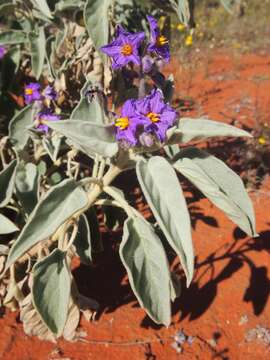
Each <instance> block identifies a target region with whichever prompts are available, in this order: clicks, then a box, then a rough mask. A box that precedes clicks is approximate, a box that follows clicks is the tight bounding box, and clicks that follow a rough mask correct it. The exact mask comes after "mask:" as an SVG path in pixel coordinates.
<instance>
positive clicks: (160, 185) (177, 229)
mask: <svg viewBox="0 0 270 360" xmlns="http://www.w3.org/2000/svg"><path fill="white" fill-rule="evenodd" d="M136 171H137V176H138V180H139V183H140V185H141V188H142V191H143V193H144V196H145V198H146V200H147V202H148V204H149V206H150V208H151V210H152V212H153V214H154V216H155V218H156V220H157V222H158V225H159V226H160V228H161V230H162V231H163V233H164V235H165V236H166V239H167V241H168V242H169V244H170V245H171V247H172V248H173V249H174V251H175V252H176V253H177V255H178V256H179V258H180V261H181V264H182V267H183V269H184V271H185V274H186V277H187V285H189V284H190V282H191V280H192V276H193V270H194V255H193V246H192V238H191V225H190V216H189V213H188V209H187V205H186V201H185V198H184V195H183V191H182V189H181V186H180V184H179V181H178V179H177V176H176V174H175V171H174V169H173V167H172V166H171V165H170V164H169V163H168V161H167V160H165V159H164V158H162V157H160V156H154V157H152V158H150V160H149V161H144V160H140V161H138V163H137V167H136Z"/></svg>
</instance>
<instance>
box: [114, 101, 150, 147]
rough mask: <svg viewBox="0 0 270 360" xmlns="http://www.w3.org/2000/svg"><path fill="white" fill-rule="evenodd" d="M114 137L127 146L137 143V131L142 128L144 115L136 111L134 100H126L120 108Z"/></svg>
mask: <svg viewBox="0 0 270 360" xmlns="http://www.w3.org/2000/svg"><path fill="white" fill-rule="evenodd" d="M114 125H115V126H116V128H117V130H116V139H117V140H118V141H120V142H121V143H122V144H123V145H126V146H127V147H130V146H135V145H137V144H138V131H139V130H140V129H142V130H143V127H144V125H146V121H145V119H144V117H142V116H141V115H140V114H137V113H136V100H134V99H132V100H127V101H126V102H125V103H124V105H123V107H122V110H121V117H119V118H117V119H116V121H115V123H114Z"/></svg>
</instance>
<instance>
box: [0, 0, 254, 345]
mask: <svg viewBox="0 0 270 360" xmlns="http://www.w3.org/2000/svg"><path fill="white" fill-rule="evenodd" d="M42 3H43V2H42ZM109 5H110V1H109V0H106V1H86V3H85V9H84V17H85V22H86V23H87V24H90V23H91V22H90V19H92V20H91V21H93V22H94V24H96V27H95V26H93V27H92V28H91V30H89V33H90V35H91V36H92V39H93V41H94V43H95V46H96V48H97V49H98V51H99V52H100V56H101V58H102V59H103V61H104V64H107V65H104V66H109V67H110V66H111V68H109V70H110V71H112V74H113V76H112V81H111V84H110V89H109V91H106V92H105V89H104V86H103V85H104V84H102V82H100V81H99V80H98V79H97V78H96V77H95V76H93V74H92V75H91V76H87V81H86V83H85V84H84V86H83V87H82V89H81V98H80V100H79V102H78V103H77V105H76V106H75V107H74V109H72V112H71V114H70V115H67V114H66V113H64V111H62V112H61V104H60V105H59V101H58V100H59V96H60V94H59V92H58V91H57V86H58V84H59V82H58V80H59V79H58V80H57V79H55V80H54V81H51V82H50V84H49V85H48V83H46V84H45V83H37V82H30V83H28V84H26V86H25V88H24V98H25V104H27V106H25V107H24V108H23V109H22V110H21V111H20V112H18V113H17V114H16V115H15V116H14V118H13V119H12V120H11V122H10V126H9V142H10V144H11V147H10V149H9V156H11V155H10V154H11V153H13V154H15V157H14V156H13V157H14V160H12V161H10V163H8V164H7V163H5V164H4V169H3V171H2V172H1V173H0V181H1V184H2V183H3V184H4V186H3V190H1V197H0V206H1V207H2V208H4V207H6V206H9V208H10V209H17V212H18V214H17V217H16V221H15V223H13V222H11V221H10V220H9V219H8V218H7V217H6V216H4V215H0V216H1V218H0V220H1V221H2V225H1V227H0V229H1V231H2V232H1V233H2V234H7V233H10V234H12V233H15V234H18V236H14V238H12V240H11V242H10V245H11V247H10V248H9V246H8V247H6V248H5V255H7V259H6V261H5V271H4V272H2V279H4V277H5V276H9V283H8V284H9V285H8V293H7V295H6V298H5V300H4V302H5V304H10V303H11V302H14V301H15V302H17V303H18V304H19V307H20V310H21V319H22V321H23V322H24V326H25V330H26V331H27V332H28V333H30V334H36V335H39V336H42V337H43V338H44V337H45V338H49V339H53V338H54V337H59V336H61V335H63V336H64V337H65V338H72V337H73V335H74V331H75V329H76V327H77V325H78V321H79V308H80V301H81V296H80V294H79V293H78V290H77V288H76V284H75V280H74V278H73V276H72V272H71V262H72V258H73V257H75V256H79V257H80V260H81V262H83V263H86V264H88V265H89V266H91V264H92V263H93V261H94V257H93V254H94V253H95V252H96V251H102V244H101V243H100V235H99V232H98V225H99V224H98V219H97V216H96V210H97V209H99V211H104V212H106V209H107V208H108V207H109V208H112V209H113V211H115V212H116V211H117V209H119V208H121V209H123V210H124V212H125V214H126V220H125V222H124V226H123V237H122V240H121V243H120V248H119V254H120V258H121V261H122V263H123V265H124V267H125V268H126V271H127V274H128V278H129V282H130V285H131V288H132V290H133V292H134V294H135V296H136V298H137V300H138V302H139V303H140V305H141V306H142V307H143V308H144V309H145V311H146V312H147V314H148V315H149V316H150V318H151V319H152V320H153V321H155V322H156V323H158V324H163V325H165V326H169V324H170V321H171V302H172V301H174V300H175V298H176V297H178V296H179V295H180V292H179V289H180V279H177V278H176V277H175V276H174V274H173V273H172V272H171V270H170V267H169V262H168V258H167V253H166V251H167V250H165V247H164V243H163V242H162V240H161V239H160V237H159V234H158V230H161V231H162V233H163V235H164V237H165V239H166V241H167V243H168V245H169V247H170V248H171V249H172V250H173V251H174V252H175V254H176V255H177V256H178V258H179V262H180V265H179V266H181V267H182V269H183V271H184V274H185V276H186V283H187V286H189V285H190V283H191V281H192V277H193V271H194V253H193V245H192V238H191V222H190V216H189V212H188V208H187V204H186V201H185V197H184V194H183V190H182V188H181V184H180V182H179V180H178V177H177V173H178V172H179V173H180V174H182V175H183V176H184V177H186V178H187V179H188V180H189V181H190V182H191V183H193V184H194V185H195V186H196V187H198V189H199V190H200V191H201V192H202V193H203V194H204V195H205V196H206V197H208V198H209V199H210V200H211V201H212V202H213V203H214V204H215V205H216V206H218V207H219V208H220V209H222V210H223V211H224V212H225V214H226V215H227V216H228V217H229V218H230V219H231V220H232V221H233V222H235V223H236V224H237V225H238V226H239V228H241V229H242V230H243V231H245V232H246V233H247V234H248V235H250V236H256V230H255V218H254V211H253V207H252V203H251V200H250V198H249V196H248V194H247V192H246V190H245V188H244V185H243V183H242V180H241V179H240V178H239V177H238V175H236V174H235V173H234V172H233V171H232V170H231V169H229V168H228V167H227V166H226V165H225V164H224V163H223V162H222V161H220V160H218V159H217V158H216V157H214V156H212V155H210V154H209V153H207V152H206V151H203V150H201V149H200V148H197V147H195V144H196V143H197V142H198V141H202V140H205V139H209V138H211V137H217V136H236V137H249V136H250V134H248V133H247V132H246V131H244V130H242V129H238V128H236V127H233V126H231V125H227V124H224V123H221V122H216V121H212V120H209V119H206V118H199V119H190V118H185V117H182V116H181V114H180V113H179V112H178V111H176V110H175V109H174V108H173V107H172V105H171V100H172V97H173V78H172V76H170V77H169V78H166V77H165V76H164V74H162V69H163V66H164V65H165V64H166V63H168V62H169V61H170V47H169V39H168V38H167V37H166V36H165V35H164V34H163V33H162V32H161V31H160V29H159V27H158V23H157V20H156V19H155V18H154V17H153V16H150V15H148V16H147V21H148V25H147V29H146V30H145V31H139V32H135V33H131V32H129V31H128V30H127V29H125V28H124V27H122V26H121V24H118V25H117V26H116V27H115V31H114V37H113V39H111V41H108V34H107V30H106V31H102V30H101V28H100V24H98V25H97V23H96V22H97V20H98V21H100V20H102V21H103V20H104V19H102V18H100V17H99V18H98V19H97V18H94V19H93V16H94V15H95V14H97V9H98V10H101V7H102V6H103V8H105V10H106V13H107V11H108V9H110V6H109ZM91 11H92V12H91ZM89 14H91V15H89ZM104 21H107V18H105V20H104ZM103 26H105V25H104V24H103ZM97 29H99V32H98V31H97ZM106 29H107V28H106ZM0 37H1V36H0ZM104 39H105V40H106V42H104ZM107 41H108V42H107ZM119 104H121V106H119ZM1 154H2V157H3V156H4V155H5V154H4V150H3V149H2V148H1ZM80 154H84V157H85V155H86V156H87V157H88V160H87V161H85V160H84V159H83V157H82V156H80ZM63 169H64V171H63ZM130 169H133V172H134V176H137V179H138V182H139V184H140V187H141V190H142V192H143V194H144V196H145V199H146V201H147V203H148V205H149V207H150V209H151V210H152V213H153V215H154V218H155V223H151V222H149V221H147V220H146V219H145V218H144V217H143V216H142V214H140V212H138V210H137V209H136V208H134V207H133V206H132V205H131V204H130V202H129V201H128V199H126V197H125V194H124V192H123V190H122V189H119V188H116V187H115V186H114V185H113V181H114V180H115V179H116V178H117V177H118V176H119V175H120V174H124V173H125V171H127V170H130ZM85 170H86V171H85ZM86 172H87V175H86ZM59 173H60V178H57V179H55V177H54V179H52V177H51V175H52V174H54V175H55V174H58V175H59ZM54 183H56V185H54ZM108 214H109V213H108ZM107 216H109V215H107ZM25 264H27V269H26V267H25ZM7 274H8V275H7ZM89 302H90V304H91V305H93V304H95V303H94V302H93V300H89V299H88V303H89ZM90 307H91V306H90ZM31 311H32V312H31ZM30 313H31V316H29V314H30ZM37 324H38V326H39V327H38V328H37ZM44 327H45V330H44ZM45 334H46V336H45Z"/></svg>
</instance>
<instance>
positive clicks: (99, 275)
mask: <svg viewBox="0 0 270 360" xmlns="http://www.w3.org/2000/svg"><path fill="white" fill-rule="evenodd" d="M195 70H196V71H195ZM195 70H194V69H193V68H192V69H190V68H188V67H187V66H185V65H184V64H182V63H181V61H180V60H179V61H178V60H177V61H174V62H173V63H172V64H171V65H170V66H169V67H168V68H167V69H166V71H167V72H168V73H170V72H173V73H174V75H175V78H176V94H177V96H176V100H175V103H176V105H177V102H181V101H182V103H183V99H188V100H189V101H190V102H189V105H188V109H186V110H187V111H186V112H185V111H183V113H185V115H188V114H189V113H191V114H192V115H193V116H202V115H205V116H208V117H209V118H211V119H217V120H221V121H226V122H231V120H232V119H233V120H234V123H235V124H236V126H242V125H245V126H248V127H249V129H250V130H252V129H253V128H257V127H259V129H260V126H263V125H260V124H263V123H264V124H265V125H264V126H266V124H267V123H270V91H269V90H270V71H269V70H270V56H269V55H267V53H261V54H259V55H249V54H242V55H239V54H238V55H232V54H230V55H228V54H227V53H224V52H223V53H220V54H219V55H215V56H212V55H211V56H207V58H206V57H205V56H201V55H200V56H199V55H198V56H197V57H196V69H195ZM194 99H196V101H195V103H193V101H194ZM190 104H192V106H190ZM182 107H185V102H184V106H182ZM190 108H191V109H190ZM183 110H185V109H183ZM257 140H258V139H257V138H256V139H255V140H254V141H257ZM266 141H267V139H266ZM250 146H253V145H252V144H251V145H250ZM262 146H267V144H266V145H262ZM213 150H214V151H216V149H215V148H213ZM231 152H232V148H231V147H230V146H226V145H224V143H223V152H222V155H223V158H225V160H226V153H227V154H228V159H229V158H230V157H231ZM245 161H247V160H246V159H245ZM231 165H232V166H234V165H235V168H236V170H237V169H238V168H239V169H240V167H239V166H238V165H239V159H238V163H235V164H234V162H232V164H231ZM129 178H132V173H131V174H129ZM119 181H120V182H121V181H122V182H123V181H124V180H123V179H122V180H121V179H120V180H119ZM247 184H248V185H249V192H250V195H251V198H252V200H253V203H254V207H255V213H256V219H257V231H258V233H259V234H260V236H259V237H257V238H254V239H252V238H249V237H245V236H244V235H243V234H242V233H241V231H240V230H239V229H237V228H235V226H234V225H233V224H232V223H231V222H230V221H229V220H227V219H226V218H225V216H224V215H223V214H222V213H221V211H219V210H217V209H216V208H215V207H214V206H212V205H211V204H210V203H209V201H207V200H206V199H200V197H194V198H191V195H190V192H189V189H187V192H186V195H187V196H188V197H189V200H190V201H189V209H190V211H191V214H192V219H193V225H194V228H193V240H194V246H195V253H196V272H195V278H194V280H193V282H192V284H191V286H190V288H189V289H187V288H186V287H185V284H184V281H183V288H182V294H181V297H180V298H179V299H177V300H176V302H175V304H174V305H173V314H174V315H173V322H172V325H171V326H170V327H169V328H165V327H160V326H157V325H155V324H154V323H153V322H152V321H151V320H150V319H149V318H148V317H147V316H146V315H145V312H144V311H143V310H142V309H140V307H139V306H138V303H137V301H136V300H135V298H134V295H133V294H132V292H131V289H130V287H129V285H128V282H127V278H126V275H125V272H124V269H123V267H122V266H121V264H120V261H119V259H118V256H117V253H116V252H113V251H111V249H112V247H113V246H114V245H111V244H115V240H118V239H119V237H120V235H121V233H120V232H116V233H111V234H110V235H109V236H106V237H105V241H106V242H107V245H106V249H107V250H106V257H105V260H104V261H103V263H102V264H101V266H99V267H98V268H87V267H84V266H79V265H78V266H77V267H75V269H74V276H75V277H76V280H77V281H79V288H80V291H81V292H82V293H83V294H85V295H88V296H91V297H93V298H96V299H97V300H98V302H99V303H100V304H101V308H102V311H100V313H99V314H98V316H97V319H96V321H94V322H87V321H86V320H85V319H82V321H81V324H80V331H81V335H82V338H81V340H80V341H77V342H75V343H69V342H65V341H62V340H59V341H58V342H57V343H50V342H44V341H40V340H38V339H37V338H34V337H32V338H30V337H28V336H26V335H25V334H24V332H23V329H22V325H21V324H20V322H19V321H18V318H17V317H18V314H17V313H11V312H7V313H5V314H3V316H2V318H1V319H0V326H1V328H2V330H1V332H0V358H1V359H5V360H15V359H20V360H30V359H32V360H39V359H40V360H41V359H42V360H43V359H48V360H56V359H62V360H63V359H66V360H68V359H71V360H86V359H117V360H121V359H129V360H133V359H134V360H135V359H136V360H137V359H149V360H154V359H157V360H163V359H164V360H165V359H183V360H184V359H189V360H193V359H200V360H204V359H206V360H208V359H223V360H225V359H232V360H238V359H239V360H240V359H245V360H253V359H268V358H270V301H269V289H270V278H269V272H270V261H269V252H270V220H269V211H270V178H269V177H268V176H267V174H265V176H264V177H261V178H260V179H259V185H258V182H256V186H253V185H254V184H253V185H252V181H251V182H250V183H249V182H248V181H247ZM131 188H132V186H131V185H130V186H129V185H127V186H126V191H127V193H128V192H130V191H131ZM136 194H137V195H136V203H137V207H138V208H139V209H140V210H142V211H143V212H144V213H145V214H146V215H149V211H148V209H147V208H146V207H145V206H144V203H143V200H142V197H141V196H140V194H139V193H138V192H136ZM173 266H174V268H175V269H177V263H175V262H174V263H173ZM179 331H181V334H182V336H183V334H185V335H186V337H188V336H190V337H192V338H189V339H188V341H185V342H184V343H183V345H182V348H181V352H177V350H176V349H175V347H173V346H172V345H173V343H174V342H175V340H174V337H175V336H176V334H177V333H178V332H179ZM181 334H180V335H181Z"/></svg>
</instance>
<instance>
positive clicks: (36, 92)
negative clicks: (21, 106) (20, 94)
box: [24, 83, 41, 104]
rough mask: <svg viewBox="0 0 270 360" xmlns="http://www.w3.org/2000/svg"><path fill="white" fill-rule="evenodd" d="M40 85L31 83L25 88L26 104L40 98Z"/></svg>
mask: <svg viewBox="0 0 270 360" xmlns="http://www.w3.org/2000/svg"><path fill="white" fill-rule="evenodd" d="M40 99H41V94H40V85H39V83H30V84H28V85H26V86H25V88H24V100H25V102H26V104H31V103H32V102H33V101H36V100H40Z"/></svg>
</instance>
